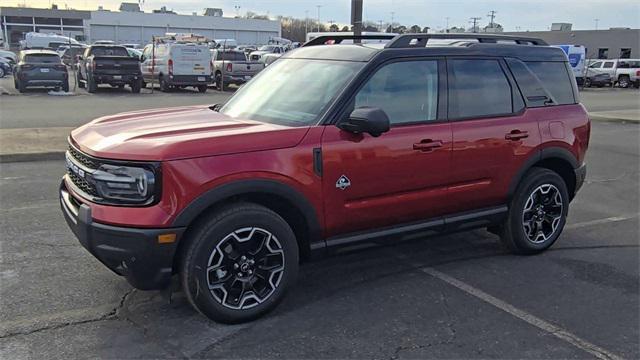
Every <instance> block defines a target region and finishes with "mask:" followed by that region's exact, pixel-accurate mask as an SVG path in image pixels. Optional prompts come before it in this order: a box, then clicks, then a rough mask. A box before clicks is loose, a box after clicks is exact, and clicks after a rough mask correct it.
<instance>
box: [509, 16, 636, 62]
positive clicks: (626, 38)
mask: <svg viewBox="0 0 640 360" xmlns="http://www.w3.org/2000/svg"><path fill="white" fill-rule="evenodd" d="M504 34H506V35H519V36H529V37H535V38H540V39H542V40H545V41H546V42H547V43H548V44H551V45H583V46H584V47H585V48H586V49H587V58H590V59H620V58H623V59H624V58H627V59H640V29H629V28H611V29H606V30H572V29H571V24H566V23H559V24H552V26H551V30H550V31H527V32H505V33H504Z"/></svg>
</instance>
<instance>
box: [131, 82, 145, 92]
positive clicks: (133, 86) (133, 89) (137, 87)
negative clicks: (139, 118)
mask: <svg viewBox="0 0 640 360" xmlns="http://www.w3.org/2000/svg"><path fill="white" fill-rule="evenodd" d="M141 86H142V82H141V81H140V80H135V81H133V82H132V83H131V92H132V93H134V94H139V93H140V88H141Z"/></svg>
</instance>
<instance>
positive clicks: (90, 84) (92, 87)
mask: <svg viewBox="0 0 640 360" xmlns="http://www.w3.org/2000/svg"><path fill="white" fill-rule="evenodd" d="M97 90H98V84H96V82H95V80H93V77H92V76H87V92H89V93H91V94H93V93H95V92H96V91H97Z"/></svg>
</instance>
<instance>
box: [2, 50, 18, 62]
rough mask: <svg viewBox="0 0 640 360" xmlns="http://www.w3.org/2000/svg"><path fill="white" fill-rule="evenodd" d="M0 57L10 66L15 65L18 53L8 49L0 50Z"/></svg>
mask: <svg viewBox="0 0 640 360" xmlns="http://www.w3.org/2000/svg"><path fill="white" fill-rule="evenodd" d="M0 58H3V59H6V60H7V61H8V62H9V64H11V66H13V65H15V64H16V63H17V62H18V55H16V53H14V52H13V51H9V50H0Z"/></svg>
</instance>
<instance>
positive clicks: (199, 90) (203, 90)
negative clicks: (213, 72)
mask: <svg viewBox="0 0 640 360" xmlns="http://www.w3.org/2000/svg"><path fill="white" fill-rule="evenodd" d="M197 88H198V92H201V93H205V92H207V85H198V86H197Z"/></svg>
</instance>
